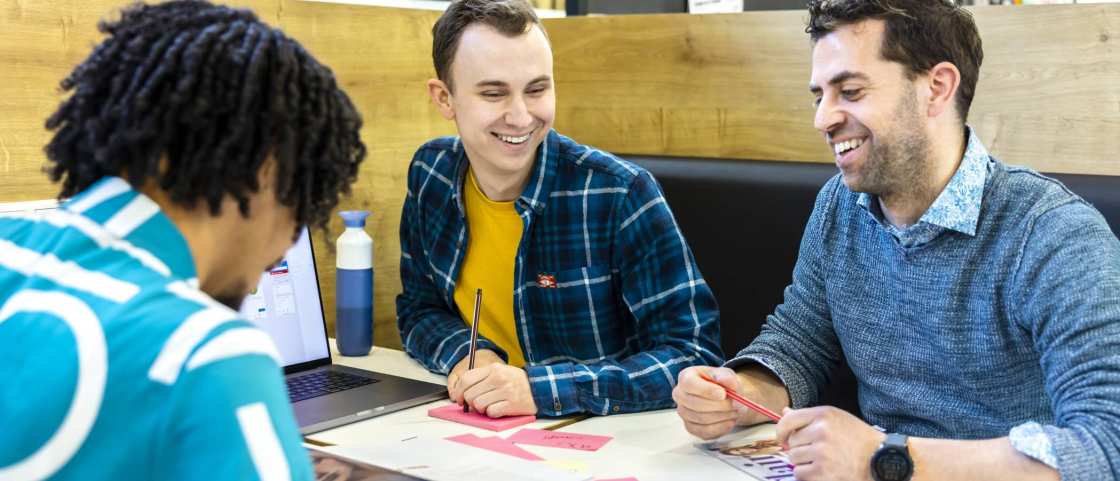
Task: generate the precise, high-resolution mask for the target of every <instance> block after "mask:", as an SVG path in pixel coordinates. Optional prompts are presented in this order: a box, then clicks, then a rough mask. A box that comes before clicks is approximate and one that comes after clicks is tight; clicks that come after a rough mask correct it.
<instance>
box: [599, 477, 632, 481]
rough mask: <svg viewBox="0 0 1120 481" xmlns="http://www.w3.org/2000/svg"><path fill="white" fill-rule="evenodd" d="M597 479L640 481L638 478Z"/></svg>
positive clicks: (604, 480)
mask: <svg viewBox="0 0 1120 481" xmlns="http://www.w3.org/2000/svg"><path fill="white" fill-rule="evenodd" d="M595 481H638V478H633V477H631V478H611V479H596V480H595Z"/></svg>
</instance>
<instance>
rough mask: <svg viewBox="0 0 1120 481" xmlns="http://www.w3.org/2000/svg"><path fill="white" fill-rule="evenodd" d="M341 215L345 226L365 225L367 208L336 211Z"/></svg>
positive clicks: (367, 214) (367, 213)
mask: <svg viewBox="0 0 1120 481" xmlns="http://www.w3.org/2000/svg"><path fill="white" fill-rule="evenodd" d="M338 215H339V217H342V223H343V224H346V227H365V226H366V217H368V216H369V211H368V210H344V211H341V212H339V213H338Z"/></svg>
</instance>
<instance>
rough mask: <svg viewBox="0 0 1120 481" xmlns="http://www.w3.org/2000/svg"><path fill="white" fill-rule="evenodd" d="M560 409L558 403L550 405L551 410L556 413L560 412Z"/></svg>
mask: <svg viewBox="0 0 1120 481" xmlns="http://www.w3.org/2000/svg"><path fill="white" fill-rule="evenodd" d="M561 408H563V406H561V405H560V401H556V402H554V403H552V409H553V410H555V411H556V412H560V411H561Z"/></svg>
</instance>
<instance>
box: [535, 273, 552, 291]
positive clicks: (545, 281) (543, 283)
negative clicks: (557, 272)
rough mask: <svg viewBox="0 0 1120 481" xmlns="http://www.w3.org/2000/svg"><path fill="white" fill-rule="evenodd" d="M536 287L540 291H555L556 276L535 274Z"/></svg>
mask: <svg viewBox="0 0 1120 481" xmlns="http://www.w3.org/2000/svg"><path fill="white" fill-rule="evenodd" d="M537 287H540V288H541V289H555V288H556V276H554V275H552V274H537Z"/></svg>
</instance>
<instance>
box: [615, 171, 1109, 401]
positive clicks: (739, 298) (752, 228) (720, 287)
mask: <svg viewBox="0 0 1120 481" xmlns="http://www.w3.org/2000/svg"><path fill="white" fill-rule="evenodd" d="M622 157H624V158H626V159H628V160H630V161H633V162H635V163H637V164H639V165H641V166H643V167H645V168H646V169H649V171H650V172H652V173H653V175H654V177H656V178H657V180H658V182H660V183H661V186H662V188H663V189H664V190H665V196H666V199H667V200H668V201H669V205H670V206H671V207H672V209H673V213H674V215H675V216H676V218H677V222H678V223H679V224H680V226H681V230H682V231H683V232H684V235H685V238H686V239H687V240H688V244H689V246H691V248H692V252H693V253H694V255H695V256H696V262H697V264H699V267H700V272H701V273H702V274H703V275H704V279H705V280H706V281H707V282H708V284H709V286H711V288H712V291H713V292H714V293H715V296H716V299H717V301H718V302H719V307H720V318H721V320H720V330H721V336H722V339H721V344H722V347H723V351H724V353H725V354H726V355H727V356H729V357H730V356H733V355H734V354H735V353H736V352H738V351H739V350H740V349H742V348H743V347H745V346H746V345H747V344H748V343H749V342H750V341H751V340H752V339H754V338H755V336H757V335H758V333H759V330H760V329H761V328H762V324H763V323H764V322H765V321H766V316H767V315H768V314H770V313H771V312H773V310H774V307H775V306H777V305H778V304H780V303H781V302H782V295H783V291H784V290H785V288H786V286H788V285H789V283H790V280H791V279H792V275H793V266H794V263H795V262H796V260H797V251H798V248H799V247H800V243H801V235H802V233H803V232H804V228H805V223H806V222H807V221H808V220H809V214H810V213H811V211H812V209H813V202H814V200H815V199H816V195H817V192H818V191H819V190H820V188H821V187H822V186H823V185H824V183H825V182H826V181H827V180H828V179H829V178H830V177H832V176H833V175H835V174H836V172H837V170H836V167H835V166H833V165H831V164H820V163H806V162H763V161H743V160H721V159H700V158H679V157H678V158H674V157H647V156H631V155H622ZM1048 175H1050V176H1051V177H1054V178H1056V179H1058V180H1060V181H1061V182H1063V183H1064V184H1065V185H1066V186H1067V187H1069V188H1070V190H1072V191H1073V192H1074V193H1076V194H1078V195H1080V196H1081V197H1083V198H1085V199H1086V200H1088V201H1089V202H1090V203H1091V204H1093V205H1094V206H1095V207H1096V208H1097V209H1098V210H1100V211H1101V213H1102V214H1104V216H1105V219H1106V220H1107V221H1108V223H1109V225H1110V226H1111V227H1112V231H1113V233H1118V235H1120V177H1117V176H1103V175H1071V174H1048ZM823 396H824V397H823V402H824V403H826V404H830V405H834V406H838V407H841V408H844V409H847V410H849V411H851V412H853V413H858V412H859V407H858V402H857V396H856V381H855V377H854V376H853V374H852V373H851V370H850V369H848V367H847V366H846V365H843V366H841V368H840V369H838V370H837V372H835V373H833V376H832V378H831V382H830V386H829V387H828V388H826V389H825V392H824V393H823Z"/></svg>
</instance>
